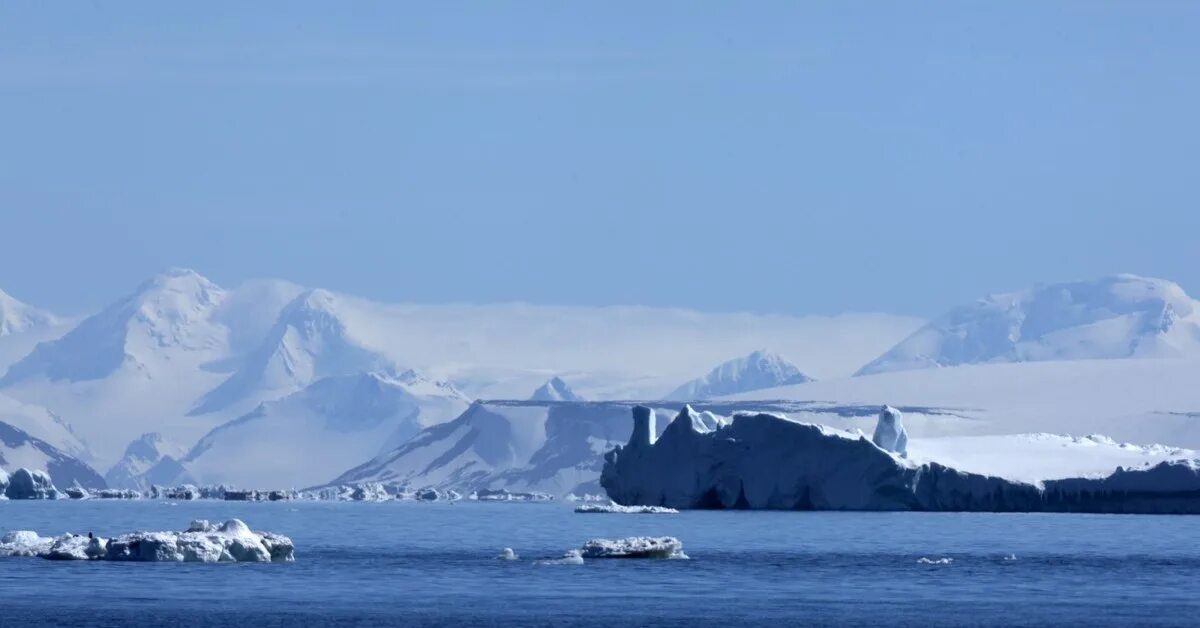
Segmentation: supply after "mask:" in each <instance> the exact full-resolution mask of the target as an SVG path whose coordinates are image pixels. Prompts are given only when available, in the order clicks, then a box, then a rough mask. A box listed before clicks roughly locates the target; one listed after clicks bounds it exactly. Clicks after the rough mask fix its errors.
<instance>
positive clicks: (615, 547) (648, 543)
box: [579, 536, 687, 558]
mask: <svg viewBox="0 0 1200 628" xmlns="http://www.w3.org/2000/svg"><path fill="white" fill-rule="evenodd" d="M579 553H580V556H582V557H583V558H687V555H686V554H684V553H683V543H682V542H680V540H679V539H677V538H675V537H673V536H631V537H629V538H625V539H617V540H615V541H614V540H609V539H592V540H590V541H588V542H587V543H584V544H583V547H582V548H580V550H579Z"/></svg>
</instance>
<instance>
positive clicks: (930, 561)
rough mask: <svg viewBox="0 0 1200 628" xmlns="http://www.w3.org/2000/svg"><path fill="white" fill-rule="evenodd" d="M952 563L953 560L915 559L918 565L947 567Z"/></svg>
mask: <svg viewBox="0 0 1200 628" xmlns="http://www.w3.org/2000/svg"><path fill="white" fill-rule="evenodd" d="M952 562H954V559H953V558H925V557H924V556H922V557H920V558H918V559H917V564H918V565H949V564H950V563H952Z"/></svg>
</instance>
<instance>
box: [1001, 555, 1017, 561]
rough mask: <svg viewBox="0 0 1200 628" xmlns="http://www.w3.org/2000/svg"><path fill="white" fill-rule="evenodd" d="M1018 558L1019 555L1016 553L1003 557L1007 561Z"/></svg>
mask: <svg viewBox="0 0 1200 628" xmlns="http://www.w3.org/2000/svg"><path fill="white" fill-rule="evenodd" d="M1016 559H1017V555H1016V554H1009V555H1008V556H1005V557H1004V558H1002V559H1001V560H1004V561H1006V562H1012V561H1014V560H1016Z"/></svg>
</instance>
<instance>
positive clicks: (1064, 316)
mask: <svg viewBox="0 0 1200 628" xmlns="http://www.w3.org/2000/svg"><path fill="white" fill-rule="evenodd" d="M1184 356H1191V357H1200V303H1198V302H1197V301H1196V300H1194V299H1192V298H1191V297H1189V296H1188V295H1187V294H1186V293H1184V291H1183V289H1182V288H1180V287H1179V286H1178V285H1177V284H1175V283H1172V282H1170V281H1166V280H1163V279H1152V278H1148V277H1139V276H1136V275H1116V276H1112V277H1104V278H1101V279H1097V280H1092V281H1078V282H1072V283H1059V284H1050V285H1042V286H1037V287H1034V288H1031V289H1029V290H1024V291H1021V292H1013V293H1007V294H996V295H992V296H988V297H985V298H983V299H980V300H978V301H976V302H975V303H972V304H969V305H963V306H960V307H957V308H954V309H952V310H950V311H949V312H947V313H946V314H945V315H943V316H942V317H941V318H938V319H937V320H935V321H933V322H931V323H929V324H928V325H926V326H925V327H922V328H921V329H920V330H918V331H917V332H916V333H914V334H913V335H912V336H910V337H908V338H907V339H905V340H904V341H903V342H901V343H900V344H898V345H896V346H895V347H893V348H892V349H891V350H889V351H888V352H886V353H884V354H883V355H882V356H880V357H878V358H876V359H875V360H874V361H872V362H870V363H869V364H867V365H866V366H864V367H862V368H861V369H860V370H859V371H858V374H860V375H870V374H873V373H883V372H888V371H899V370H908V369H922V368H931V367H939V366H956V365H960V364H978V363H987V362H1028V361H1043V360H1078V359H1095V358H1126V357H1184Z"/></svg>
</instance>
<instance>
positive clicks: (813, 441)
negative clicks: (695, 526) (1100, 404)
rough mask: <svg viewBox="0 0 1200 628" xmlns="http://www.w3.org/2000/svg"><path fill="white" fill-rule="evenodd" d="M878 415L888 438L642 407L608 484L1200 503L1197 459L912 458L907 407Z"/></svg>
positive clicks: (845, 505)
mask: <svg viewBox="0 0 1200 628" xmlns="http://www.w3.org/2000/svg"><path fill="white" fill-rule="evenodd" d="M881 418H882V420H881V423H884V425H881V426H880V428H881V429H877V430H876V435H875V437H876V439H879V440H880V441H882V442H883V444H884V445H885V447H887V448H885V447H880V446H879V445H878V444H876V442H873V440H871V439H868V438H867V437H866V436H865V435H863V434H861V433H851V432H846V431H842V430H837V429H834V428H830V427H827V426H822V425H816V424H810V423H800V422H796V421H792V420H789V419H787V418H784V417H781V416H776V415H772V414H738V415H735V416H734V418H733V420H732V421H730V422H729V423H728V424H724V423H719V424H715V425H712V424H706V423H705V422H704V421H702V420H701V419H700V417H699V415H697V414H696V413H695V412H694V411H693V410H692V409H691V407H684V408H683V410H682V411H680V413H679V415H678V416H677V417H676V418H675V420H674V421H672V422H671V424H670V425H668V426H667V427H666V429H664V430H663V431H662V434H661V436H659V437H658V438H657V439H655V438H654V436H653V435H654V422H655V417H654V413H653V411H652V410H650V409H649V408H644V407H639V408H635V410H634V428H633V434H632V436H631V438H630V441H629V443H628V444H627V445H625V446H623V447H620V446H619V447H617V448H615V449H614V450H612V451H610V452H609V453H608V454H606V455H605V464H604V469H603V471H602V474H601V477H600V484H601V485H602V486H603V487H604V489H605V490H606V491H607V492H608V495H609V497H610V498H612V499H613V501H615V502H617V503H619V504H623V505H648V506H665V507H671V508H714V509H722V508H728V509H781V510H919V511H987V512H1039V511H1048V512H1100V513H1179V514H1183V513H1187V514H1200V461H1198V460H1193V459H1172V460H1164V461H1162V462H1158V463H1157V464H1153V465H1147V466H1144V467H1138V468H1128V469H1127V468H1122V467H1118V468H1117V469H1116V470H1115V471H1113V472H1112V473H1111V474H1109V475H1107V476H1102V477H1077V478H1060V479H1052V480H1045V481H1042V482H1022V481H1017V480H1012V479H1006V478H1003V477H997V476H990V475H983V474H979V473H970V472H965V471H960V470H958V469H954V468H951V467H949V466H946V465H944V464H941V463H939V462H936V461H926V462H924V463H917V462H915V461H913V460H909V459H907V458H905V457H903V456H901V455H900V454H899V453H898V451H903V450H904V444H905V441H906V440H907V439H906V437H905V436H904V432H903V428H902V426H901V423H900V416H899V412H898V411H896V410H894V409H891V408H886V409H885V410H884V412H883V413H882V414H881ZM888 449H896V450H898V451H889V450H888Z"/></svg>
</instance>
